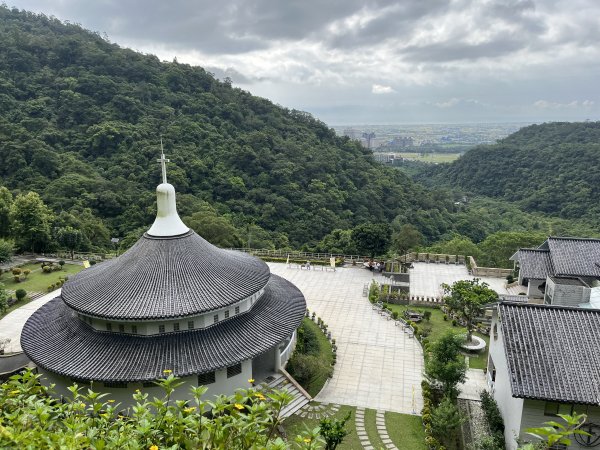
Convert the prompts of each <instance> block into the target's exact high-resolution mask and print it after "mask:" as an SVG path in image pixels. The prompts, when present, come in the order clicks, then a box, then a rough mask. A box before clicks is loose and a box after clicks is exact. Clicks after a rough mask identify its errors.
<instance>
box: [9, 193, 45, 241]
mask: <svg viewBox="0 0 600 450" xmlns="http://www.w3.org/2000/svg"><path fill="white" fill-rule="evenodd" d="M10 218H11V221H12V230H13V235H14V237H15V239H16V243H17V245H18V246H19V248H20V249H21V250H30V251H32V252H36V251H42V250H46V249H47V248H48V246H49V245H50V242H51V237H50V227H51V223H52V218H53V217H52V213H51V211H50V209H49V208H48V207H47V206H46V205H45V204H44V202H43V201H42V199H41V198H40V196H39V195H38V194H37V193H36V192H29V193H28V194H26V195H18V196H17V198H15V201H14V202H13V204H12V206H11V209H10Z"/></svg>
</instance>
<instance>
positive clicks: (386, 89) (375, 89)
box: [371, 84, 396, 94]
mask: <svg viewBox="0 0 600 450" xmlns="http://www.w3.org/2000/svg"><path fill="white" fill-rule="evenodd" d="M371 92H372V93H373V94H393V93H394V92H396V91H395V90H394V89H393V88H392V87H391V86H384V85H382V84H374V85H373V86H371Z"/></svg>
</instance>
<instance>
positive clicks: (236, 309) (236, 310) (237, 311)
mask: <svg viewBox="0 0 600 450" xmlns="http://www.w3.org/2000/svg"><path fill="white" fill-rule="evenodd" d="M235 313H236V314H239V313H240V307H239V306H236V307H235Z"/></svg>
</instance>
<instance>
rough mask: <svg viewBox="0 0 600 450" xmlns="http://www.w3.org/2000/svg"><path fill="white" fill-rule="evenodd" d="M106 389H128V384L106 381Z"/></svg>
mask: <svg viewBox="0 0 600 450" xmlns="http://www.w3.org/2000/svg"><path fill="white" fill-rule="evenodd" d="M104 387H107V388H126V387H127V382H125V381H105V382H104Z"/></svg>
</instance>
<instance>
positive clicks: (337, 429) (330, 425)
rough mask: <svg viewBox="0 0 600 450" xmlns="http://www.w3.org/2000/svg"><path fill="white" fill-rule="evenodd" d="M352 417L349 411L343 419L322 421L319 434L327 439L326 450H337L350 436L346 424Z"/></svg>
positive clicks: (327, 418) (325, 419)
mask: <svg viewBox="0 0 600 450" xmlns="http://www.w3.org/2000/svg"><path fill="white" fill-rule="evenodd" d="M351 415H352V413H351V412H350V411H348V414H346V415H345V416H344V418H343V419H331V418H329V417H326V418H324V419H321V422H320V423H319V425H320V427H319V434H320V435H321V436H322V437H323V439H325V450H335V449H336V448H337V446H338V445H340V444H341V443H342V441H343V440H344V438H345V437H346V436H347V435H348V433H349V431H348V430H347V429H346V422H348V420H349V419H350V417H351Z"/></svg>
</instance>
